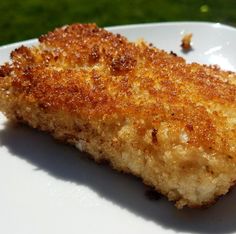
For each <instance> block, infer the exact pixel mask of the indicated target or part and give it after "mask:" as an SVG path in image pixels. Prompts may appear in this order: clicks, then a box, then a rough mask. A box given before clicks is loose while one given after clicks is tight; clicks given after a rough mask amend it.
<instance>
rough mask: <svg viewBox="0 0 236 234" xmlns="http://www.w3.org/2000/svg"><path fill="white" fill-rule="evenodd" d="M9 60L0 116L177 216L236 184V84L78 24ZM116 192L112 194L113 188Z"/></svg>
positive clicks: (0, 79) (0, 77) (1, 78)
mask: <svg viewBox="0 0 236 234" xmlns="http://www.w3.org/2000/svg"><path fill="white" fill-rule="evenodd" d="M39 41H40V43H39V45H38V46H36V47H32V48H26V47H24V46H22V47H20V48H18V49H16V50H15V51H13V52H12V53H11V59H12V62H11V63H7V64H5V65H3V66H2V67H1V69H0V109H1V111H2V112H3V113H5V114H6V116H7V117H8V118H9V119H11V120H14V121H18V122H24V123H27V124H29V125H30V126H32V127H33V128H38V129H41V130H43V131H48V132H50V133H51V134H52V135H53V136H54V137H56V138H58V139H62V140H63V141H66V142H69V143H71V144H73V145H75V146H76V147H78V148H79V149H80V150H82V151H86V152H88V153H90V154H91V155H92V157H93V158H94V159H95V160H96V161H99V160H104V159H105V160H108V161H109V162H110V163H111V165H112V166H113V167H114V168H115V169H118V170H121V171H125V172H129V173H132V174H134V175H137V176H139V177H141V178H142V179H143V181H144V182H145V183H146V184H148V185H151V186H153V187H154V188H155V189H156V190H157V191H159V192H161V193H162V194H164V195H166V196H167V197H168V198H169V200H173V201H175V202H176V206H177V207H178V208H182V207H183V206H185V205H186V206H189V207H199V206H203V205H208V204H210V203H212V202H214V201H215V200H216V198H217V197H219V196H220V195H223V194H225V193H227V192H228V190H229V188H230V187H231V186H232V185H233V184H234V182H235V180H236V102H235V99H236V74H235V73H233V72H225V71H221V70H220V69H219V68H217V67H214V66H212V67H208V66H203V65H199V64H195V63H194V64H186V62H185V61H184V59H182V58H180V57H178V56H176V55H175V54H169V53H167V52H164V51H162V50H159V49H156V48H153V47H152V46H149V45H147V44H145V43H144V42H139V43H136V44H135V43H130V42H128V41H127V39H126V38H124V37H122V36H120V35H114V34H112V33H110V32H107V31H106V30H104V29H100V28H98V27H97V26H96V25H94V24H83V25H82V24H74V25H71V26H65V27H62V28H59V29H55V30H54V31H53V32H50V33H48V34H47V35H44V36H41V37H40V38H39ZM114 186H115V185H114Z"/></svg>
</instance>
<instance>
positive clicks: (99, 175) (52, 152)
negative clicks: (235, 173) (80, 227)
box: [0, 124, 236, 233]
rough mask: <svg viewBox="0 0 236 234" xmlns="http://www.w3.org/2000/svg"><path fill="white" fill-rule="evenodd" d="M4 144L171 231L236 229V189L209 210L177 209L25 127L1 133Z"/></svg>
mask: <svg viewBox="0 0 236 234" xmlns="http://www.w3.org/2000/svg"><path fill="white" fill-rule="evenodd" d="M0 143H1V145H4V146H5V147H7V148H8V150H9V151H10V152H11V153H12V154H13V155H15V156H17V157H20V158H22V159H24V160H26V161H27V162H29V163H31V164H33V165H35V166H36V167H37V168H38V170H43V171H46V172H47V173H49V174H50V175H52V176H54V177H57V178H60V179H62V180H68V181H72V182H75V183H77V184H83V185H86V186H88V187H89V188H91V189H92V190H94V191H95V192H96V193H97V194H99V195H100V196H101V197H103V198H105V199H108V200H110V201H112V202H113V203H114V204H117V205H119V206H121V207H122V208H124V209H127V210H129V211H130V212H133V213H134V214H136V215H137V216H139V217H142V218H144V219H146V220H150V221H153V222H155V223H156V224H158V225H162V226H163V227H164V228H166V229H172V230H175V231H177V232H191V233H232V232H234V231H236V221H235V214H236V206H235V205H234V204H235V200H236V191H232V192H231V193H230V195H228V196H225V197H224V198H223V199H221V200H220V201H218V202H217V204H216V205H214V206H212V207H211V208H208V209H204V210H193V209H183V210H177V209H176V208H175V207H174V205H173V204H172V203H170V202H167V201H166V199H165V198H161V199H160V200H158V201H151V200H149V199H148V198H147V197H146V196H145V195H144V194H145V189H146V188H145V186H144V185H143V184H142V183H141V181H140V180H139V179H136V178H135V177H133V176H130V175H124V174H122V173H118V172H115V171H114V170H112V169H110V168H109V167H108V166H105V165H99V166H98V165H97V164H96V163H94V162H93V161H92V160H89V159H88V158H87V157H85V156H84V153H80V152H79V151H78V150H76V149H74V148H73V147H71V146H67V145H63V144H58V142H56V141H54V140H53V139H52V138H51V137H50V136H49V135H47V134H44V133H40V132H37V131H35V130H32V129H30V128H28V127H26V126H12V125H9V124H7V125H6V126H5V128H4V129H3V130H1V131H0Z"/></svg>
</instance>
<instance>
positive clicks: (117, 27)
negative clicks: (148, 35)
mask: <svg viewBox="0 0 236 234" xmlns="http://www.w3.org/2000/svg"><path fill="white" fill-rule="evenodd" d="M181 25H183V26H187V25H193V26H194V25H195V26H197V25H198V26H201V25H202V26H209V27H215V28H223V29H227V30H230V31H234V32H235V33H236V27H233V26H230V25H227V24H223V23H219V22H208V21H168V22H150V23H138V24H124V25H114V26H105V27H101V28H104V29H106V30H108V31H110V30H121V29H135V28H140V27H153V26H154V27H155V26H158V27H164V26H181ZM60 27H63V25H62V26H58V27H55V28H60ZM52 30H53V29H52ZM46 33H47V32H45V33H43V34H46ZM37 42H38V39H37V38H31V39H27V40H23V41H17V42H13V43H9V44H5V45H1V46H0V49H1V50H4V49H7V48H9V47H11V46H13V47H17V46H20V45H22V44H24V45H25V44H26V45H27V44H31V43H32V44H34V43H37Z"/></svg>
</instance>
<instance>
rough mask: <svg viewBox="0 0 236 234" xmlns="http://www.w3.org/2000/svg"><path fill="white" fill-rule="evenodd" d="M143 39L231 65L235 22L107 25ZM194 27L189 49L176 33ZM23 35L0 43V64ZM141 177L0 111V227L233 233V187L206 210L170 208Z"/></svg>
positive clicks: (8, 230) (14, 233)
mask: <svg viewBox="0 0 236 234" xmlns="http://www.w3.org/2000/svg"><path fill="white" fill-rule="evenodd" d="M107 29H108V30H110V31H112V32H114V33H120V34H122V35H125V36H126V37H128V38H129V39H130V40H132V41H135V40H137V39H141V38H142V39H144V40H145V41H147V42H150V43H153V44H154V45H155V46H157V47H158V48H162V49H164V50H167V51H173V52H175V53H177V54H178V55H180V56H183V57H184V58H186V60H187V61H188V62H193V61H194V62H199V63H205V64H218V65H219V66H220V67H221V68H223V69H226V70H232V71H236V43H235V42H236V29H235V28H232V27H228V26H224V25H221V24H218V23H198V22H195V23H193V22H183V23H182V22H181V23H180V22H177V23H157V24H156V23H154V24H142V25H129V26H117V27H110V28H107ZM185 33H192V34H193V39H192V42H193V50H192V51H191V52H189V53H186V54H184V53H183V52H182V51H181V47H180V44H181V38H182V36H183V35H184V34H185ZM35 44H37V40H35V39H33V40H29V41H24V42H19V43H15V44H11V45H6V46H2V47H0V64H2V63H4V62H5V61H7V60H9V53H10V51H12V50H13V49H15V48H16V47H19V46H20V45H26V46H31V45H35ZM145 191H146V187H145V186H144V185H143V184H142V183H141V181H140V180H138V179H136V178H134V177H132V176H128V175H123V174H121V173H118V172H115V171H113V170H112V169H110V168H109V167H108V166H105V165H97V164H96V163H94V162H93V161H92V160H89V159H87V157H86V155H85V154H84V153H80V152H79V151H78V150H76V149H74V148H73V147H72V146H65V145H63V144H59V143H58V142H56V141H55V140H53V139H52V138H51V137H50V136H49V135H47V134H44V133H41V132H38V131H36V130H32V129H30V128H27V127H24V126H12V125H11V124H9V123H7V121H6V119H5V117H3V116H2V115H0V233H4V234H32V233H34V234H42V233H43V234H52V233H57V234H62V233H70V234H74V233H76V234H78V233H81V234H82V233H83V234H87V233H102V234H108V233H109V234H111V233H112V234H116V233H117V234H120V233H129V234H132V233H135V234H139V233H142V234H143V233H148V234H152V233H161V234H162V233H163V234H167V233H168V234H170V233H212V234H213V233H214V234H215V233H216V234H217V233H236V222H235V214H236V206H235V201H236V190H233V191H232V192H231V193H230V194H229V195H227V196H225V197H224V198H223V199H221V200H220V201H218V203H217V204H216V205H214V206H212V207H211V208H209V209H207V210H191V209H184V210H181V211H179V210H177V209H176V208H175V207H174V206H173V204H172V203H170V202H168V201H167V200H166V199H165V198H163V197H162V198H160V199H159V200H156V201H152V200H150V199H148V198H147V196H145Z"/></svg>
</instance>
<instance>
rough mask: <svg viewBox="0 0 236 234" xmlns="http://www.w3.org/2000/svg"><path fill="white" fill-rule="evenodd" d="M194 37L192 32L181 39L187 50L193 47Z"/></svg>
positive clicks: (184, 48) (182, 45)
mask: <svg viewBox="0 0 236 234" xmlns="http://www.w3.org/2000/svg"><path fill="white" fill-rule="evenodd" d="M192 37H193V34H192V33H189V34H185V35H184V36H183V38H182V40H181V41H182V43H181V47H182V49H183V50H184V51H185V52H188V51H190V50H191V49H192V46H191V40H192Z"/></svg>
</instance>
